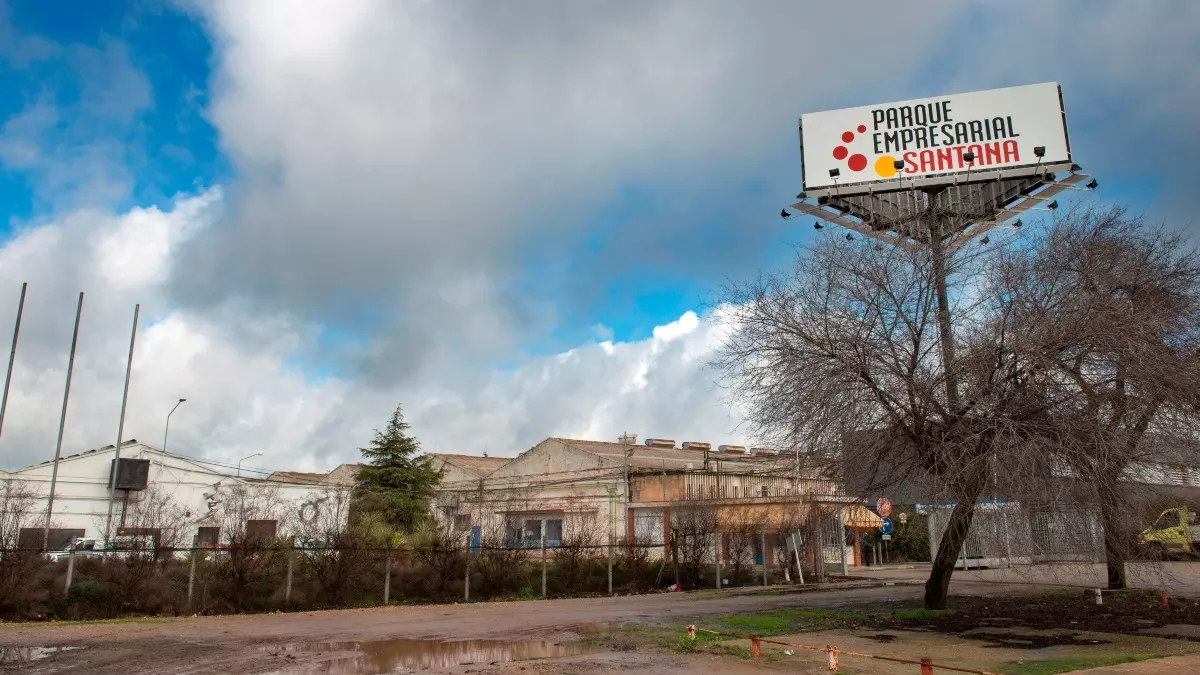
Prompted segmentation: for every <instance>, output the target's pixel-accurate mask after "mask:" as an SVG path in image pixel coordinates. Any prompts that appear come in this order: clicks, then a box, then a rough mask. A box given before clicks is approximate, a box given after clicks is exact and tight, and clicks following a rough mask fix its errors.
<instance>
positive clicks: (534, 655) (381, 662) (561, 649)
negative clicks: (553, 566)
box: [262, 639, 596, 674]
mask: <svg viewBox="0 0 1200 675" xmlns="http://www.w3.org/2000/svg"><path fill="white" fill-rule="evenodd" d="M262 650H263V651H265V652H267V653H269V654H271V655H273V656H277V657H280V658H283V659H285V660H286V661H289V662H292V663H294V664H295V665H294V666H292V665H289V666H287V667H285V668H283V669H281V670H279V671H277V672H279V673H289V674H292V673H412V672H421V671H431V670H439V669H445V668H453V667H456V666H466V665H489V664H493V663H503V662H507V661H529V660H532V659H550V658H560V657H564V656H577V655H580V654H587V653H591V652H594V651H596V649H595V648H594V647H591V646H589V645H585V644H580V643H572V642H536V641H535V642H509V641H505V640H411V639H395V640H380V641H374V642H301V643H290V644H284V645H277V646H273V647H264V648H262ZM301 654H303V656H301Z"/></svg>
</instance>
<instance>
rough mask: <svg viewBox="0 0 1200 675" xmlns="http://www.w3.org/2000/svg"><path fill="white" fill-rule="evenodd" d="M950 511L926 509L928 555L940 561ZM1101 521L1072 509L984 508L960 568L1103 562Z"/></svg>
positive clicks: (998, 505) (1015, 505) (942, 507)
mask: <svg viewBox="0 0 1200 675" xmlns="http://www.w3.org/2000/svg"><path fill="white" fill-rule="evenodd" d="M952 508H953V507H952V506H950V505H937V506H929V507H926V509H925V511H926V513H927V515H928V516H929V520H928V522H929V545H930V555H936V553H937V549H938V545H939V544H940V543H941V538H942V534H943V533H944V532H945V530H946V526H947V524H948V523H949V521H950V512H951V510H952ZM1103 561H1104V536H1103V528H1102V527H1101V525H1100V520H1099V517H1098V516H1097V515H1096V514H1095V513H1094V512H1091V511H1087V510H1082V509H1073V508H1067V507H1062V508H1040V509H1027V508H1025V507H1024V506H1022V505H1021V504H1019V503H1016V502H985V503H981V504H978V505H977V506H976V508H975V516H974V518H973V520H972V521H971V530H970V532H969V533H968V535H967V540H966V542H965V543H964V545H963V549H962V552H961V553H960V554H959V559H958V567H960V568H965V569H969V568H974V567H1008V566H1012V565H1029V564H1033V563H1040V562H1103Z"/></svg>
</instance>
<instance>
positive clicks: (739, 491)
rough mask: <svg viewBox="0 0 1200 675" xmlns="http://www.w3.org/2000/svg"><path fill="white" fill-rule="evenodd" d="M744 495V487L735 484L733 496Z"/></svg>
mask: <svg viewBox="0 0 1200 675" xmlns="http://www.w3.org/2000/svg"><path fill="white" fill-rule="evenodd" d="M741 496H742V488H741V487H740V486H738V485H734V486H733V498H734V499H737V498H738V497H741Z"/></svg>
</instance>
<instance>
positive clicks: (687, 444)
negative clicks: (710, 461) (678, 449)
mask: <svg viewBox="0 0 1200 675" xmlns="http://www.w3.org/2000/svg"><path fill="white" fill-rule="evenodd" d="M683 447H684V448H687V449H689V450H708V449H709V448H711V447H712V443H705V442H703V441H684V442H683Z"/></svg>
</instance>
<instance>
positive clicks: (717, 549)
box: [713, 532, 721, 591]
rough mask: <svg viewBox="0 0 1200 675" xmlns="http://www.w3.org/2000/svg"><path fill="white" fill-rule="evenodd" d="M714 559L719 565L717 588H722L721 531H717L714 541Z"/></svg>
mask: <svg viewBox="0 0 1200 675" xmlns="http://www.w3.org/2000/svg"><path fill="white" fill-rule="evenodd" d="M713 560H715V561H716V565H717V590H718V591H719V590H721V533H720V532H718V533H717V537H716V541H714V542H713Z"/></svg>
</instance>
